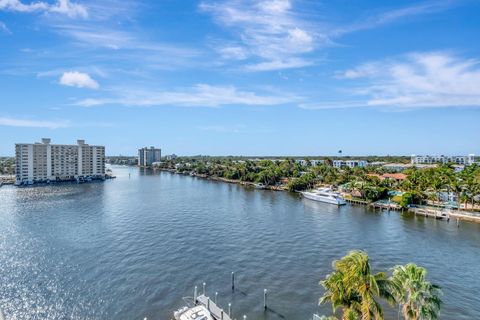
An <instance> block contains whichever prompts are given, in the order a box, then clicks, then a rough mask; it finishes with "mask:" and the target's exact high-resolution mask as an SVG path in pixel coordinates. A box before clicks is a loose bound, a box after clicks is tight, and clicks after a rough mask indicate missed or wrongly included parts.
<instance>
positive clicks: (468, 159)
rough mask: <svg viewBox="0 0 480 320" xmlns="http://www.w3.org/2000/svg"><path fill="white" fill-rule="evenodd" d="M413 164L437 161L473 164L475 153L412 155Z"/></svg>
mask: <svg viewBox="0 0 480 320" xmlns="http://www.w3.org/2000/svg"><path fill="white" fill-rule="evenodd" d="M411 162H412V164H422V163H427V164H435V163H443V164H445V163H455V164H460V165H466V166H468V165H471V164H474V163H475V155H474V154H469V155H468V156H417V155H412V158H411Z"/></svg>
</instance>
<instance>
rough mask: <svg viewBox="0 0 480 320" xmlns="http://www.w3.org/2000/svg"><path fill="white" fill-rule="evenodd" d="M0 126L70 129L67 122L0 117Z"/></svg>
mask: <svg viewBox="0 0 480 320" xmlns="http://www.w3.org/2000/svg"><path fill="white" fill-rule="evenodd" d="M0 126H7V127H25V128H47V129H60V128H68V127H70V123H69V122H68V121H64V120H59V121H44V120H31V119H18V118H10V117H0Z"/></svg>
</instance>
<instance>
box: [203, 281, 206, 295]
mask: <svg viewBox="0 0 480 320" xmlns="http://www.w3.org/2000/svg"><path fill="white" fill-rule="evenodd" d="M206 285H207V284H206V283H205V282H204V283H203V295H205V286H206Z"/></svg>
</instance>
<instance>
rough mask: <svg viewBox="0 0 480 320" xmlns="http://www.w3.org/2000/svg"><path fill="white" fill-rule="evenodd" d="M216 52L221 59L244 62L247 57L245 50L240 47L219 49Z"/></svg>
mask: <svg viewBox="0 0 480 320" xmlns="http://www.w3.org/2000/svg"><path fill="white" fill-rule="evenodd" d="M217 51H218V52H219V53H220V55H221V56H222V58H223V59H232V60H245V59H247V57H248V53H247V51H246V49H245V48H243V47H240V46H228V47H221V48H218V49H217Z"/></svg>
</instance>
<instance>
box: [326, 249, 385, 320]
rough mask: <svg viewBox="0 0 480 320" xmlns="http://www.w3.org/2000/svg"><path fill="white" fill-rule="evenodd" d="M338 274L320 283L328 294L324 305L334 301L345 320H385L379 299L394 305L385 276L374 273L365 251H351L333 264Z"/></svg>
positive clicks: (335, 272) (335, 306)
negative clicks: (358, 319)
mask: <svg viewBox="0 0 480 320" xmlns="http://www.w3.org/2000/svg"><path fill="white" fill-rule="evenodd" d="M333 269H334V271H333V272H332V273H331V274H329V275H328V276H327V278H326V279H325V280H323V281H321V282H320V284H321V285H322V286H323V287H324V288H325V290H326V292H325V294H324V295H323V296H322V298H321V299H320V303H326V302H330V303H331V304H332V307H333V311H334V312H335V311H336V309H337V308H341V309H342V310H343V318H342V319H345V320H347V319H357V317H359V318H361V319H362V320H370V319H383V310H382V307H381V305H380V303H379V302H378V301H377V300H378V298H385V299H387V301H389V302H394V297H393V296H392V295H391V294H390V290H389V287H390V285H389V280H388V279H387V277H386V274H385V273H382V272H380V273H376V274H372V272H371V267H370V260H369V257H368V255H367V254H366V253H365V252H363V251H351V252H349V253H348V254H347V255H346V256H345V257H343V258H342V259H340V260H336V261H334V262H333Z"/></svg>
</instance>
